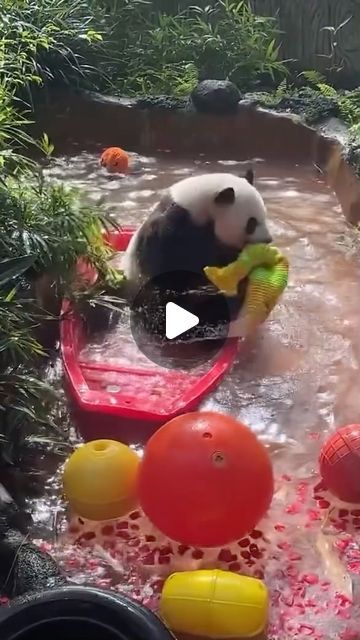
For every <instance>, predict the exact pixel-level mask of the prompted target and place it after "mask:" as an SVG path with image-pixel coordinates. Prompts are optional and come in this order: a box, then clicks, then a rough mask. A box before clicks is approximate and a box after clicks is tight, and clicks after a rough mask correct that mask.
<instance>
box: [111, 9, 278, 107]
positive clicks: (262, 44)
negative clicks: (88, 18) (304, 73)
mask: <svg viewBox="0 0 360 640" xmlns="http://www.w3.org/2000/svg"><path fill="white" fill-rule="evenodd" d="M104 20H105V21H108V22H110V20H112V24H113V29H112V33H111V35H110V37H109V39H105V45H106V51H107V52H108V54H109V55H108V57H107V58H106V54H105V58H104V60H103V65H104V66H103V68H104V70H105V71H106V77H107V78H110V81H111V83H112V84H111V85H110V87H111V90H112V91H114V89H115V90H116V91H117V92H119V93H123V94H124V93H126V94H130V95H143V94H156V93H157V94H159V93H160V94H164V93H167V94H169V95H178V96H182V95H186V94H187V93H189V91H190V90H191V89H192V88H193V86H194V85H195V84H196V82H197V80H198V78H200V79H201V78H204V77H214V78H219V79H230V80H232V81H233V82H235V83H236V84H238V85H239V86H241V87H243V88H244V87H250V86H252V85H254V84H256V82H257V81H258V78H259V76H261V75H265V76H268V77H269V78H270V79H271V78H272V79H273V80H275V78H280V79H281V78H282V77H283V76H284V75H285V74H286V65H285V64H284V63H283V62H282V61H281V60H280V58H279V48H278V45H277V44H276V38H277V34H278V32H277V27H276V21H275V19H273V18H266V17H263V16H258V15H256V14H255V13H253V12H252V11H251V9H250V7H249V3H248V2H247V1H246V0H238V1H235V2H234V1H231V0H217V1H216V2H214V3H213V4H212V5H211V6H204V7H202V6H189V7H188V8H186V9H184V10H183V11H181V12H180V13H173V12H172V10H171V8H169V9H166V10H164V11H157V10H156V9H154V7H153V3H146V2H139V1H136V0H133V2H131V0H129V1H128V2H124V1H121V0H118V2H116V1H115V0H113V2H112V3H111V10H109V12H108V14H107V17H106V16H105V17H104ZM105 86H106V85H105ZM110 87H108V90H109V89H110Z"/></svg>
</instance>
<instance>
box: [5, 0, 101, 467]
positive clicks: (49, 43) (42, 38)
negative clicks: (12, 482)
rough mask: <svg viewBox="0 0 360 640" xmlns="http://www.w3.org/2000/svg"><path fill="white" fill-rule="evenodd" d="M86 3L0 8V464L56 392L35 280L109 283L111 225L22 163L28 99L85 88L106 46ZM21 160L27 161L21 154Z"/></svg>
mask: <svg viewBox="0 0 360 640" xmlns="http://www.w3.org/2000/svg"><path fill="white" fill-rule="evenodd" d="M93 23H94V16H93V14H92V13H91V11H90V9H89V4H88V3H87V2H83V1H82V0H74V1H73V2H68V0H56V1H55V0H38V1H35V0H0V460H4V459H6V460H7V461H10V460H13V461H14V460H16V459H17V457H18V456H19V455H20V447H21V445H22V443H23V442H24V439H25V438H26V437H27V436H29V435H34V433H35V432H36V429H37V428H38V427H39V426H41V425H47V427H48V428H49V427H52V428H54V424H53V422H52V419H51V417H50V415H51V403H52V404H53V403H54V392H53V391H52V390H51V389H50V387H49V385H47V384H46V383H44V382H42V381H41V380H38V379H37V377H38V376H36V374H35V372H36V367H37V366H38V365H39V363H40V361H41V359H42V358H43V356H44V355H45V352H44V349H43V347H42V345H41V344H40V343H39V341H38V339H37V337H36V335H37V334H38V331H37V330H38V328H39V326H40V325H41V324H43V323H44V321H49V320H51V322H54V318H52V317H50V316H49V314H48V313H47V312H46V311H45V310H43V309H41V308H39V306H38V304H37V303H36V302H35V300H34V299H33V298H34V291H35V288H34V286H33V285H34V280H36V279H38V278H41V276H42V274H44V273H46V274H47V277H48V284H49V287H50V286H51V285H52V290H53V291H58V292H59V293H60V295H61V294H63V293H64V292H65V291H66V290H67V287H68V286H69V282H70V281H71V279H72V276H73V274H74V266H75V264H76V262H77V261H78V259H79V258H85V259H86V260H87V261H88V262H89V263H90V264H92V265H93V266H94V267H96V268H97V269H98V270H99V272H100V275H101V276H103V277H104V278H105V277H110V276H111V274H112V270H111V269H110V268H109V267H108V257H109V255H110V251H109V249H108V248H107V247H106V245H105V244H104V242H103V231H104V228H105V227H106V225H107V221H106V220H105V219H104V217H103V216H101V215H100V214H99V213H97V212H94V211H92V210H91V209H90V208H88V207H84V206H81V205H80V203H79V198H78V194H77V193H76V192H74V191H71V190H68V189H66V188H65V187H64V186H62V185H50V184H48V183H46V182H45V181H44V179H43V176H42V173H41V171H40V170H39V167H38V166H37V165H36V164H35V162H34V161H31V160H30V159H29V157H28V154H27V152H28V148H29V147H31V146H34V145H36V146H37V147H38V148H39V149H41V150H42V152H43V154H44V156H45V158H49V157H50V156H51V154H52V153H53V151H54V147H53V145H52V143H51V141H50V140H49V138H48V137H47V135H46V134H44V135H43V137H42V139H41V140H40V141H35V140H32V138H31V137H30V136H29V133H28V130H27V125H28V123H29V119H28V110H29V105H28V99H29V98H33V96H34V90H35V92H36V90H37V88H38V87H41V86H43V85H46V84H49V83H54V82H68V83H71V84H72V85H76V86H77V85H79V84H83V86H84V82H85V80H86V77H87V76H88V74H91V73H92V70H91V68H90V64H89V61H90V60H91V56H92V55H94V56H95V59H96V55H97V54H98V52H99V50H100V48H101V46H102V42H101V36H100V34H99V32H98V31H96V30H95V29H94V27H93ZM25 152H26V153H25Z"/></svg>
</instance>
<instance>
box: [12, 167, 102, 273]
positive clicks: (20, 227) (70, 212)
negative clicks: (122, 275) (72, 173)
mask: <svg viewBox="0 0 360 640" xmlns="http://www.w3.org/2000/svg"><path fill="white" fill-rule="evenodd" d="M32 178H33V184H29V182H25V180H19V179H14V178H12V177H10V178H7V179H6V180H5V181H4V182H3V183H2V184H1V183H0V229H1V234H0V255H1V256H9V257H10V256H16V255H31V256H36V262H35V268H36V270H37V271H38V272H40V273H41V272H45V271H46V272H48V273H49V272H51V273H52V274H53V275H54V276H56V277H60V278H63V279H64V278H66V280H68V279H69V278H71V276H72V273H73V268H74V266H75V264H76V261H77V260H78V258H79V257H80V256H86V257H87V260H88V261H89V262H90V263H91V264H92V265H94V266H95V267H96V268H97V269H99V270H100V271H102V270H106V267H107V259H108V258H109V256H110V255H111V253H110V250H108V249H107V247H106V245H105V244H104V242H103V240H102V232H103V230H104V229H105V228H106V227H107V225H108V222H107V219H106V218H105V217H102V216H101V215H100V214H99V213H97V212H94V211H93V210H92V209H91V208H89V207H85V206H83V205H81V204H80V202H79V197H78V193H77V192H76V191H74V190H70V189H68V188H66V187H65V186H64V185H62V184H58V185H49V184H47V183H46V182H44V181H43V180H41V179H34V176H32Z"/></svg>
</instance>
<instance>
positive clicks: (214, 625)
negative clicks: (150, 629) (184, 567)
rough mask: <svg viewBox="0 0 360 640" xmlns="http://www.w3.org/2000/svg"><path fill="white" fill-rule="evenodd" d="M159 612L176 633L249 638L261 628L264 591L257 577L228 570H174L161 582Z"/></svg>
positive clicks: (264, 616)
mask: <svg viewBox="0 0 360 640" xmlns="http://www.w3.org/2000/svg"><path fill="white" fill-rule="evenodd" d="M160 615H161V616H162V618H163V619H164V621H165V623H166V624H167V625H168V626H169V628H170V629H172V630H173V631H175V632H178V633H188V634H191V635H195V636H204V637H208V638H251V637H254V636H257V635H258V634H260V633H261V632H262V631H263V630H264V629H265V626H266V623H267V615H268V591H267V588H266V586H265V584H264V583H263V582H262V581H261V580H257V579H255V578H249V577H246V576H241V575H238V574H236V573H232V572H230V571H221V570H218V569H215V570H205V569H204V570H199V571H184V572H182V573H174V574H173V575H171V576H170V577H169V578H168V579H167V580H166V582H165V584H164V587H163V590H162V594H161V599H160Z"/></svg>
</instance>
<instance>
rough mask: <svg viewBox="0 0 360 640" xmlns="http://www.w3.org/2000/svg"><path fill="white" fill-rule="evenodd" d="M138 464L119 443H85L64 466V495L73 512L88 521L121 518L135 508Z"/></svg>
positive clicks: (110, 441)
mask: <svg viewBox="0 0 360 640" xmlns="http://www.w3.org/2000/svg"><path fill="white" fill-rule="evenodd" d="M139 464H140V458H139V456H138V455H137V454H136V453H135V451H133V450H132V449H130V447H127V446H126V445H125V444H122V443H121V442H115V441H114V440H94V441H93V442H88V443H87V444H84V445H83V446H81V447H79V448H78V449H76V451H75V452H74V453H73V454H72V455H71V456H70V458H69V459H68V461H67V462H66V464H65V468H64V474H63V487H64V493H65V496H66V498H67V499H68V501H69V503H70V505H71V507H72V508H73V510H74V511H75V513H77V514H78V515H79V516H81V517H83V518H86V519H88V520H96V521H99V520H112V519H115V518H121V517H122V516H124V515H126V514H127V513H129V511H132V510H133V509H134V508H135V507H136V506H137V492H136V485H137V478H138V470H139Z"/></svg>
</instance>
